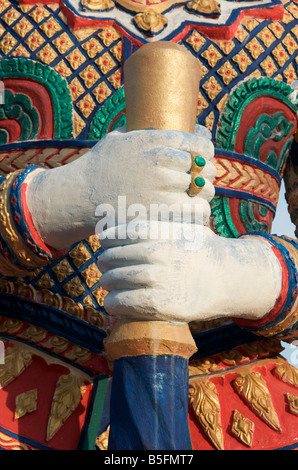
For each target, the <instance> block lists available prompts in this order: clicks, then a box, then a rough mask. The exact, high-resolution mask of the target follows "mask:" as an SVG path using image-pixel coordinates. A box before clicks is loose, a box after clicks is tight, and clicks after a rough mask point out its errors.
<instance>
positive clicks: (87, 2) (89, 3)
mask: <svg viewBox="0 0 298 470" xmlns="http://www.w3.org/2000/svg"><path fill="white" fill-rule="evenodd" d="M82 6H84V7H87V8H88V9H89V10H93V11H105V10H111V9H112V8H114V6H115V3H114V2H112V0H82Z"/></svg>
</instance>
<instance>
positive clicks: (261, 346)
mask: <svg viewBox="0 0 298 470" xmlns="http://www.w3.org/2000/svg"><path fill="white" fill-rule="evenodd" d="M283 349H284V348H283V347H282V345H281V343H280V341H279V340H278V339H276V338H271V339H262V340H261V341H255V342H253V343H248V344H244V345H242V346H241V350H243V351H244V352H245V353H247V354H248V355H249V356H250V359H256V358H261V357H262V358H264V357H268V356H272V354H274V355H275V354H279V353H280V352H282V351H283Z"/></svg>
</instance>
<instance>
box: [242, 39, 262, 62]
mask: <svg viewBox="0 0 298 470" xmlns="http://www.w3.org/2000/svg"><path fill="white" fill-rule="evenodd" d="M245 47H246V49H248V50H249V52H250V55H251V56H252V58H253V59H257V58H258V57H259V56H260V55H261V54H262V53H263V52H264V48H263V47H262V46H261V44H260V43H259V41H258V40H257V39H256V38H253V39H252V40H251V41H250V42H249V43H248V44H247V45H246V46H245Z"/></svg>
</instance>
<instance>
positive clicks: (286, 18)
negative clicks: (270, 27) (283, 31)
mask: <svg viewBox="0 0 298 470" xmlns="http://www.w3.org/2000/svg"><path fill="white" fill-rule="evenodd" d="M293 20H294V18H293V16H292V15H291V14H290V13H289V12H288V11H285V12H284V16H283V18H282V21H283V23H285V24H289V23H291V22H292V21H293Z"/></svg>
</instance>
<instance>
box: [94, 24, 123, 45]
mask: <svg viewBox="0 0 298 470" xmlns="http://www.w3.org/2000/svg"><path fill="white" fill-rule="evenodd" d="M98 37H99V38H100V39H101V40H102V42H103V43H104V45H105V46H106V47H109V46H110V45H111V44H112V43H113V42H114V41H116V40H117V39H120V35H119V34H118V33H117V31H116V30H115V28H113V27H110V28H105V29H103V30H102V31H101V32H100V33H99V34H98Z"/></svg>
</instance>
